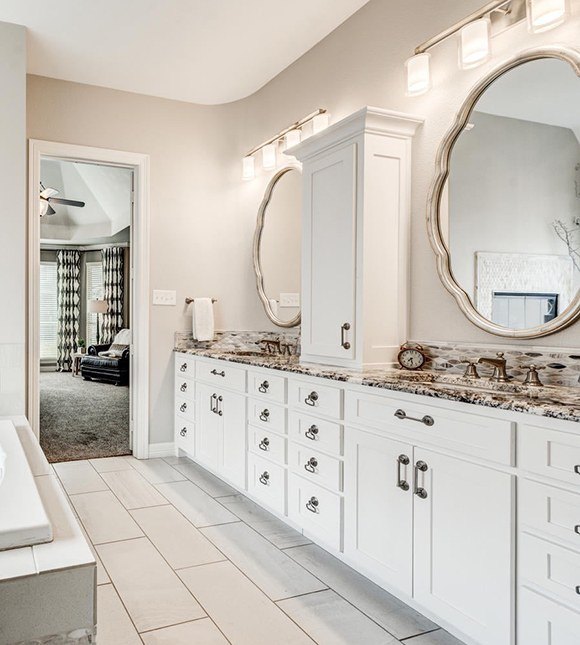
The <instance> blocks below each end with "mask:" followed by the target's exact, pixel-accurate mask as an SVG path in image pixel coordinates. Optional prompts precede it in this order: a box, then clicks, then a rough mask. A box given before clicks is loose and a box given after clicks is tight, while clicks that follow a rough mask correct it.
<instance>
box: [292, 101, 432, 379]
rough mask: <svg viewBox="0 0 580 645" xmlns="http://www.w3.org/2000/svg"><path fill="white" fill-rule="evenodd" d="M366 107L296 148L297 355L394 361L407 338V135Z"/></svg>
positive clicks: (407, 120) (408, 122)
mask: <svg viewBox="0 0 580 645" xmlns="http://www.w3.org/2000/svg"><path fill="white" fill-rule="evenodd" d="M421 123H422V119H418V118H416V117H412V116H409V115H405V114H400V113H395V112H389V111H387V110H381V109H378V108H371V107H366V108H364V109H362V110H359V111H358V112H355V113H354V114H352V115H351V116H349V117H347V118H345V119H343V120H342V121H339V122H338V123H335V124H334V125H332V126H330V127H329V128H327V129H326V130H324V131H323V132H321V133H319V134H316V135H314V136H312V137H309V138H308V139H306V140H305V141H304V142H303V143H301V144H299V145H298V146H295V147H293V148H292V149H291V150H290V151H289V154H291V155H293V156H295V157H296V158H298V159H299V160H300V161H301V162H302V164H303V171H302V172H303V208H302V232H303V233H302V234H303V237H302V328H301V336H302V337H301V343H302V354H301V360H302V361H303V362H305V363H322V364H327V365H339V366H345V367H354V368H360V367H362V366H363V365H365V364H371V363H372V364H391V363H393V362H394V360H395V357H396V352H397V351H398V349H399V345H400V344H401V343H402V342H403V341H404V340H406V336H407V333H406V332H407V317H406V312H407V309H408V305H407V284H408V280H407V270H408V247H409V218H410V182H411V171H410V169H411V139H412V137H413V135H414V133H415V131H416V129H417V128H418V126H419V125H420V124H421Z"/></svg>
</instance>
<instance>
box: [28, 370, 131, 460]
mask: <svg viewBox="0 0 580 645" xmlns="http://www.w3.org/2000/svg"><path fill="white" fill-rule="evenodd" d="M40 445H41V446H42V449H43V450H44V452H45V454H46V456H47V458H48V461H50V462H56V461H71V460H73V459H94V458H97V457H113V456H117V455H128V454H131V451H130V449H129V388H128V387H127V386H119V387H117V386H115V385H111V384H109V383H100V382H99V381H85V380H83V378H82V377H80V376H75V377H73V376H72V375H71V373H70V372H63V373H60V372H41V374H40Z"/></svg>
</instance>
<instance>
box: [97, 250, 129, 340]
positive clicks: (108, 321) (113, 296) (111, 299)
mask: <svg viewBox="0 0 580 645" xmlns="http://www.w3.org/2000/svg"><path fill="white" fill-rule="evenodd" d="M101 253H102V256H103V287H104V295H103V299H104V300H105V301H106V303H107V304H108V305H109V310H108V311H107V313H106V314H103V318H102V322H101V343H103V344H105V343H112V342H113V338H115V335H116V333H117V332H118V331H119V330H120V329H123V293H124V284H123V277H124V259H125V250H124V249H123V248H122V247H119V246H115V247H111V248H107V249H103V250H102V251H101Z"/></svg>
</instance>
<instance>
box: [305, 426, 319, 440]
mask: <svg viewBox="0 0 580 645" xmlns="http://www.w3.org/2000/svg"><path fill="white" fill-rule="evenodd" d="M317 434H318V427H317V426H315V425H311V426H310V428H308V430H306V432H305V433H304V436H305V437H307V438H308V439H310V440H311V441H316V435H317Z"/></svg>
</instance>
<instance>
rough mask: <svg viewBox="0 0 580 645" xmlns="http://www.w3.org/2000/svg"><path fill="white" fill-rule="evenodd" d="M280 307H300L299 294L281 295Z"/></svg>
mask: <svg viewBox="0 0 580 645" xmlns="http://www.w3.org/2000/svg"><path fill="white" fill-rule="evenodd" d="M280 307H300V294H299V293H281V294H280Z"/></svg>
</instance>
